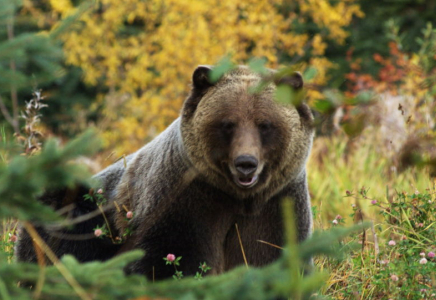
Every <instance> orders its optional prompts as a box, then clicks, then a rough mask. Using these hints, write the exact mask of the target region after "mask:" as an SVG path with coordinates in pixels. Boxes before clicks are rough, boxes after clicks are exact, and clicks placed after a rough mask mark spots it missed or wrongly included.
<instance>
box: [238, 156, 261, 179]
mask: <svg viewBox="0 0 436 300" xmlns="http://www.w3.org/2000/svg"><path fill="white" fill-rule="evenodd" d="M234 164H235V168H236V170H238V171H239V172H240V173H241V174H243V175H245V176H248V175H251V174H253V173H254V172H256V170H257V164H258V162H257V159H256V157H254V156H251V155H240V156H238V157H237V158H236V159H235V162H234Z"/></svg>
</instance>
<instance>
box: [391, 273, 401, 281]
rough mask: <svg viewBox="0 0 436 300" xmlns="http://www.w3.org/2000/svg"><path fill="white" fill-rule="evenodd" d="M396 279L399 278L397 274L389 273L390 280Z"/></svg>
mask: <svg viewBox="0 0 436 300" xmlns="http://www.w3.org/2000/svg"><path fill="white" fill-rule="evenodd" d="M398 279H399V278H398V276H397V275H395V274H392V275H391V280H392V281H398Z"/></svg>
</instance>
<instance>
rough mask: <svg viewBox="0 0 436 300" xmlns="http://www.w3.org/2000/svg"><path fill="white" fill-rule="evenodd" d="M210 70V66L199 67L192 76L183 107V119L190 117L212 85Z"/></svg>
mask: <svg viewBox="0 0 436 300" xmlns="http://www.w3.org/2000/svg"><path fill="white" fill-rule="evenodd" d="M211 70H212V67H211V66H205V65H200V66H198V67H197V68H196V69H195V71H194V73H193V74H192V91H191V94H190V95H189V97H188V98H187V99H186V100H185V103H184V105H183V117H184V118H190V117H191V116H192V114H193V113H194V112H195V110H196V109H197V105H198V103H200V100H201V98H202V97H203V96H204V94H205V93H206V91H207V90H208V88H210V87H211V86H213V85H214V84H213V83H212V82H211V81H210V79H209V74H210V71H211Z"/></svg>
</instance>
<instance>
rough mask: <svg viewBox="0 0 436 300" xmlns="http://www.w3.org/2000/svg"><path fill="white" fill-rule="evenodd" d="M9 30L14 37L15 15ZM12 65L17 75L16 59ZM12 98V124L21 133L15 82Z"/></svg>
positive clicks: (8, 27)
mask: <svg viewBox="0 0 436 300" xmlns="http://www.w3.org/2000/svg"><path fill="white" fill-rule="evenodd" d="M7 30H8V40H13V39H14V17H13V16H11V19H10V22H9V23H8V24H7ZM10 67H11V70H12V74H13V75H15V72H16V70H17V67H16V65H15V60H13V59H11V62H10ZM11 100H12V116H13V118H12V121H13V123H12V126H13V127H14V130H15V133H19V132H20V129H19V127H18V96H17V88H16V86H15V85H14V84H12V86H11Z"/></svg>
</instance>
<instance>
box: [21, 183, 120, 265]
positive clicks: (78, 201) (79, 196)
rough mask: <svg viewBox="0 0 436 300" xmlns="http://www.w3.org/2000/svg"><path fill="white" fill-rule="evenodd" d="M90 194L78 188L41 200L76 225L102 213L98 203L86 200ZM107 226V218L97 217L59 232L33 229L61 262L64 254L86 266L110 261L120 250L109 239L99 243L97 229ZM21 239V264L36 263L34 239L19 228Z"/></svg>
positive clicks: (45, 195) (49, 228)
mask: <svg viewBox="0 0 436 300" xmlns="http://www.w3.org/2000/svg"><path fill="white" fill-rule="evenodd" d="M88 193H89V188H88V187H85V186H79V187H77V188H75V189H73V190H69V189H61V190H56V191H48V192H46V193H45V194H44V195H43V196H41V197H40V199H39V200H40V201H41V202H43V203H45V204H47V205H50V206H51V207H53V209H55V210H59V209H64V210H66V211H67V214H68V219H69V220H72V221H74V220H75V219H76V218H79V217H83V216H84V215H88V214H93V213H95V212H99V210H98V207H97V205H96V204H95V203H93V202H92V201H86V200H84V198H83V196H84V195H85V194H88ZM68 207H70V209H69V210H68V209H66V208H68ZM104 224H105V219H104V217H103V216H102V215H101V214H100V213H97V214H96V215H94V216H93V217H92V218H89V219H86V220H83V221H82V222H79V223H77V224H74V225H70V226H63V227H61V228H56V229H54V228H51V227H50V226H47V227H45V226H42V225H39V226H37V225H36V224H34V225H35V229H36V231H37V233H38V234H39V235H40V236H41V238H42V239H43V240H44V242H45V243H46V244H47V246H48V247H49V248H50V249H51V250H52V251H53V252H54V253H55V254H56V256H57V257H59V258H60V257H62V256H63V255H65V254H71V255H73V256H74V257H76V259H77V260H79V261H81V262H86V261H92V260H106V259H109V258H111V257H112V256H114V255H115V253H116V252H117V251H118V249H119V245H117V244H113V243H112V242H111V241H110V240H109V239H108V238H104V239H98V238H97V237H95V236H94V228H95V227H97V226H102V225H104ZM18 237H19V240H18V243H17V245H16V251H15V255H16V257H17V259H18V261H25V262H36V261H37V256H36V252H35V249H34V244H33V238H32V237H31V236H30V235H29V233H28V232H27V231H26V230H25V229H24V227H21V226H20V228H19V234H18Z"/></svg>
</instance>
